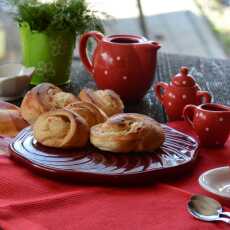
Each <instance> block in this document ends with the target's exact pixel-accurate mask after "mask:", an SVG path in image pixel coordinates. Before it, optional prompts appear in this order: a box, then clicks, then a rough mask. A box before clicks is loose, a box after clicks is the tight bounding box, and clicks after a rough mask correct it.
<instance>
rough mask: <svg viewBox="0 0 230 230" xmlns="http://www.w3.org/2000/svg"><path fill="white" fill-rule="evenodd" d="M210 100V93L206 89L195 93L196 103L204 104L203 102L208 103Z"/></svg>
mask: <svg viewBox="0 0 230 230" xmlns="http://www.w3.org/2000/svg"><path fill="white" fill-rule="evenodd" d="M211 100H212V97H211V95H210V94H209V92H208V91H201V90H200V91H197V93H196V101H197V105H200V104H204V103H210V102H211Z"/></svg>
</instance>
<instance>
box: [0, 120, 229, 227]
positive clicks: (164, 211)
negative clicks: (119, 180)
mask: <svg viewBox="0 0 230 230" xmlns="http://www.w3.org/2000/svg"><path fill="white" fill-rule="evenodd" d="M170 125H171V126H172V127H174V128H177V129H178V130H180V131H183V132H186V133H190V134H191V131H189V128H188V126H187V125H186V124H185V123H184V122H174V123H171V124H170ZM0 146H3V147H2V148H3V152H5V153H7V152H6V151H7V148H6V147H7V140H3V141H2V143H0ZM1 152H2V151H0V154H1ZM229 163H230V139H229V140H228V142H227V144H226V146H225V148H222V149H215V150H211V149H201V151H200V153H199V156H198V159H197V162H196V164H195V167H194V169H193V171H192V172H191V173H189V174H188V175H186V176H185V177H183V178H180V179H177V180H174V181H169V182H164V183H155V184H154V185H151V186H146V187H140V188H115V187H102V186H86V185H77V184H68V183H63V182H58V181H55V180H51V179H47V178H43V177H41V176H40V175H37V174H34V173H33V172H31V171H30V170H29V169H27V168H24V167H23V166H21V165H19V164H18V163H15V162H13V161H12V160H11V159H9V158H8V156H1V157H0V229H1V228H2V229H4V230H8V229H9V230H21V229H22V230H27V229H29V230H30V229H32V230H44V229H49V230H52V229H55V230H59V229H61V230H67V229H68V230H71V229H74V230H75V229H81V230H85V229H87V230H88V229H89V230H91V229H94V230H95V229H100V230H103V229H106V230H107V229H109V230H110V229H111V230H116V229H119V230H125V229H128V230H130V229H132V230H135V229H138V230H139V229H141V230H142V229H143V230H148V229H159V230H164V229H177V230H180V229H181V230H182V229H183V230H185V229H191V230H199V229H202V230H203V229H210V230H212V229H229V225H227V224H225V223H207V222H202V221H199V220H196V219H194V218H193V217H191V216H190V215H189V214H188V212H187V210H186V204H187V201H188V199H189V197H190V196H191V194H192V193H201V194H206V195H207V194H208V193H206V192H205V191H203V190H202V189H201V188H200V186H199V185H198V182H197V179H198V177H199V175H200V174H201V173H202V172H204V171H205V170H207V169H210V168H214V167H220V166H225V165H229ZM208 195H210V196H212V195H211V194H208ZM225 205H226V206H225V210H229V208H230V204H227V203H225Z"/></svg>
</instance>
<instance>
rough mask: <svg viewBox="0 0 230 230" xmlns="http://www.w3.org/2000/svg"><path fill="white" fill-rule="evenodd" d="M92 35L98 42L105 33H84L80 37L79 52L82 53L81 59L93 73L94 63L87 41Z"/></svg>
mask: <svg viewBox="0 0 230 230" xmlns="http://www.w3.org/2000/svg"><path fill="white" fill-rule="evenodd" d="M90 37H93V38H94V39H95V40H96V42H97V44H98V42H99V41H100V40H101V39H102V38H103V37H104V35H103V34H102V33H100V32H97V31H90V32H86V33H84V34H83V35H82V36H81V39H80V43H79V53H80V58H81V61H82V63H83V64H84V66H85V68H86V69H87V70H88V72H89V73H91V74H92V72H93V64H92V62H91V60H90V59H89V57H88V55H87V41H88V39H89V38H90Z"/></svg>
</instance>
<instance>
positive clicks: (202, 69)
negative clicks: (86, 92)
mask: <svg viewBox="0 0 230 230" xmlns="http://www.w3.org/2000/svg"><path fill="white" fill-rule="evenodd" d="M182 65H185V66H188V67H189V68H190V74H192V75H193V76H194V78H195V79H196V81H197V82H198V84H199V85H200V86H201V88H202V90H208V91H209V92H210V93H211V94H212V96H213V101H214V102H218V103H222V104H225V105H230V60H219V59H205V58H199V57H191V56H180V55H168V54H164V53H160V54H159V56H158V66H157V71H156V77H155V81H154V83H156V82H158V81H165V82H169V79H170V77H171V76H172V75H174V74H176V73H178V71H179V68H180V67H181V66H182ZM83 87H90V88H96V85H95V82H94V81H93V79H92V78H91V77H90V76H89V74H88V73H86V71H85V70H84V67H83V66H82V65H81V63H80V61H79V60H75V61H74V62H73V68H72V76H71V83H70V85H68V86H67V87H66V89H67V90H68V91H71V92H73V93H75V94H78V92H79V90H80V89H81V88H83ZM126 110H127V111H128V112H139V113H144V114H147V115H150V116H151V117H154V118H155V119H156V120H158V121H160V122H166V120H167V118H166V115H165V113H164V111H163V108H162V106H161V105H160V103H159V102H158V100H157V99H156V97H155V95H154V93H153V91H152V89H150V90H149V92H148V93H147V95H146V96H145V98H144V99H143V100H142V101H140V102H139V103H138V104H134V105H127V106H126Z"/></svg>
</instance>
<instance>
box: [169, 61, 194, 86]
mask: <svg viewBox="0 0 230 230" xmlns="http://www.w3.org/2000/svg"><path fill="white" fill-rule="evenodd" d="M188 71H189V69H188V68H187V67H186V66H182V67H181V68H180V73H178V74H176V75H175V76H173V77H172V84H173V85H175V86H179V87H193V86H194V85H195V84H196V82H195V80H194V79H193V77H192V76H191V75H189V74H188Z"/></svg>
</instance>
